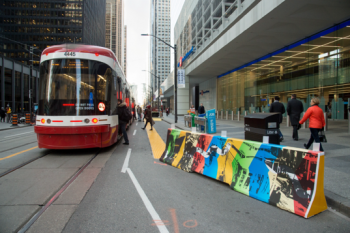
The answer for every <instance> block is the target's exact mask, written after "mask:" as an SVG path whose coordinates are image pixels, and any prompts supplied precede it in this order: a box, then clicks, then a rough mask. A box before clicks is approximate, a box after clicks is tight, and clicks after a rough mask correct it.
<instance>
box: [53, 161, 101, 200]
mask: <svg viewBox="0 0 350 233" xmlns="http://www.w3.org/2000/svg"><path fill="white" fill-rule="evenodd" d="M100 171H101V168H86V169H85V170H84V171H83V172H82V173H81V174H80V175H79V176H78V178H77V179H76V180H75V181H73V183H72V184H71V185H70V186H69V187H68V188H67V189H66V190H65V191H64V192H63V193H62V194H61V195H60V197H59V198H58V199H57V200H56V201H55V202H54V204H55V205H73V204H75V205H79V203H80V202H81V200H82V199H83V197H84V196H85V194H86V193H87V191H88V190H89V189H90V187H91V185H92V184H93V183H94V182H95V179H96V177H97V176H98V174H99V173H100Z"/></svg>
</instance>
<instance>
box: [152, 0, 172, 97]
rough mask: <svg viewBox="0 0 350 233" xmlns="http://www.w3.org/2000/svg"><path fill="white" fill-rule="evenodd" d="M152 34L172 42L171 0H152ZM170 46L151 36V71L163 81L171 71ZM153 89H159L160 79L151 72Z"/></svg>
mask: <svg viewBox="0 0 350 233" xmlns="http://www.w3.org/2000/svg"><path fill="white" fill-rule="evenodd" d="M150 12H151V16H150V21H151V22H150V26H151V28H150V34H151V35H154V36H156V37H159V38H160V39H162V40H164V41H165V42H166V43H168V44H170V0H151V11H150ZM170 49H171V48H170V47H169V46H167V45H166V44H164V43H163V42H162V41H160V40H158V39H156V38H155V37H151V38H150V55H151V56H150V64H149V65H150V67H149V71H150V72H151V73H153V74H155V75H156V76H157V77H159V78H160V83H162V82H163V81H164V80H165V79H166V78H167V76H168V74H169V73H170ZM150 84H151V86H152V87H153V90H158V79H156V78H155V77H154V75H152V74H150Z"/></svg>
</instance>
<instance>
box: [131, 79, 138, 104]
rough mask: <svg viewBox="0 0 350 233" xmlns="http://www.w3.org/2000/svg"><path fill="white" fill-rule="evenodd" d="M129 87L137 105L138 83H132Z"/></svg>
mask: <svg viewBox="0 0 350 233" xmlns="http://www.w3.org/2000/svg"><path fill="white" fill-rule="evenodd" d="M130 89H131V91H132V94H133V97H134V99H135V104H136V105H138V104H139V99H138V85H137V84H134V85H130Z"/></svg>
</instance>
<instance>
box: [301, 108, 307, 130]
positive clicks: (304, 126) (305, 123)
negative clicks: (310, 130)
mask: <svg viewBox="0 0 350 233" xmlns="http://www.w3.org/2000/svg"><path fill="white" fill-rule="evenodd" d="M304 115H305V112H303V117H304ZM303 117H302V118H303ZM307 123H308V120H306V121H305V122H304V124H303V126H302V128H303V129H306V128H307Z"/></svg>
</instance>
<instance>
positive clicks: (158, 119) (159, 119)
mask: <svg viewBox="0 0 350 233" xmlns="http://www.w3.org/2000/svg"><path fill="white" fill-rule="evenodd" d="M152 119H153V120H154V121H162V118H156V117H153V118H152Z"/></svg>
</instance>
